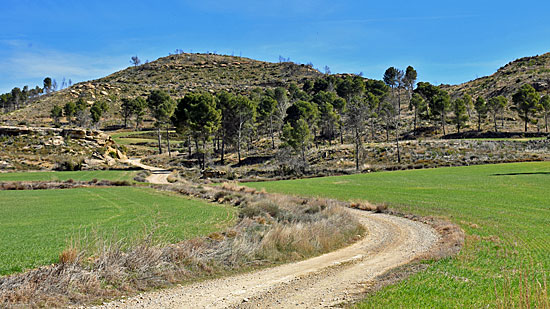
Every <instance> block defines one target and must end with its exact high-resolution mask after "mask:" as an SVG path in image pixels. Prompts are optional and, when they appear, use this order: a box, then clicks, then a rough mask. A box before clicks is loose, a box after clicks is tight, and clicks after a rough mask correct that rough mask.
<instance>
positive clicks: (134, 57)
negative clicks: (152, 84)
mask: <svg viewBox="0 0 550 309" xmlns="http://www.w3.org/2000/svg"><path fill="white" fill-rule="evenodd" d="M130 63H131V64H133V65H134V67H137V66H138V65H140V63H141V60H140V59H139V58H138V56H137V55H136V56H133V57H132V59H131V60H130Z"/></svg>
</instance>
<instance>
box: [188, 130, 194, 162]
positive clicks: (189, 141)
mask: <svg viewBox="0 0 550 309" xmlns="http://www.w3.org/2000/svg"><path fill="white" fill-rule="evenodd" d="M187 148H188V150H189V159H191V157H192V156H193V154H192V153H191V135H188V136H187Z"/></svg>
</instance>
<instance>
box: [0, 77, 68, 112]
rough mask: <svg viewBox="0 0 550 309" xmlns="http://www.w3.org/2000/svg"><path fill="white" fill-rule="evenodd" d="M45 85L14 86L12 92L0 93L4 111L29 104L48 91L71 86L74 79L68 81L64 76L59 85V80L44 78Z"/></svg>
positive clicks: (0, 101) (0, 103)
mask: <svg viewBox="0 0 550 309" xmlns="http://www.w3.org/2000/svg"><path fill="white" fill-rule="evenodd" d="M43 83H44V87H43V88H40V87H39V86H36V87H35V88H29V86H24V87H23V88H19V87H14V88H13V89H12V90H11V91H10V92H8V93H3V94H0V105H1V106H2V112H3V113H8V112H11V111H14V110H17V109H20V108H21V107H23V106H25V105H27V104H28V103H29V102H30V101H32V100H33V99H36V98H38V97H39V96H40V95H42V94H44V93H46V94H48V93H51V92H54V91H57V89H58V87H59V89H63V88H66V87H70V86H71V85H72V83H73V82H72V81H71V80H70V79H69V80H68V81H67V80H66V79H65V78H63V81H62V82H61V85H59V86H58V84H57V81H56V80H55V79H52V78H50V77H46V78H44V81H43Z"/></svg>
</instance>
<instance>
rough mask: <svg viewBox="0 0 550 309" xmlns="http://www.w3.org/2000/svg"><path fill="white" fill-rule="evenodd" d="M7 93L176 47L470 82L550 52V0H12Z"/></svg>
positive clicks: (0, 33)
mask: <svg viewBox="0 0 550 309" xmlns="http://www.w3.org/2000/svg"><path fill="white" fill-rule="evenodd" d="M0 8H1V9H2V12H3V14H2V17H0V92H7V91H9V90H10V89H11V88H13V87H15V86H19V87H22V86H23V85H29V86H31V87H34V86H35V85H37V84H38V85H41V83H42V80H43V78H44V77H45V76H51V77H52V78H55V79H57V81H58V82H59V83H60V82H61V80H62V79H63V77H66V78H67V80H68V79H69V78H70V79H72V81H73V82H78V81H83V80H88V79H94V78H99V77H102V76H105V75H108V74H110V73H113V72H115V71H117V70H120V69H123V68H125V67H127V66H129V65H130V63H129V60H130V57H131V56H133V55H138V56H139V57H140V58H141V59H142V60H146V59H148V60H154V59H157V58H159V57H163V56H166V55H168V53H170V52H173V51H174V50H175V49H182V50H184V51H186V52H206V51H210V52H217V53H222V54H234V55H237V56H238V55H242V56H245V57H250V58H254V59H259V60H266V61H272V62H276V61H278V58H279V55H282V56H284V57H285V58H287V57H290V59H291V60H292V61H295V62H300V63H309V62H311V63H313V65H314V67H316V68H319V69H322V68H324V66H325V65H327V66H329V67H330V68H331V71H332V72H333V73H335V72H352V73H359V72H363V74H364V76H365V77H369V78H377V79H380V78H381V76H382V74H383V72H384V70H385V69H386V68H387V67H389V66H396V67H400V68H405V67H406V66H408V65H412V66H414V67H415V68H416V69H417V71H418V73H419V79H420V80H423V81H429V82H432V83H436V84H439V83H451V84H454V83H461V82H465V81H468V80H471V79H475V78H476V77H481V76H484V75H489V74H492V73H493V72H494V71H496V70H497V69H498V68H499V67H501V66H502V65H504V64H506V63H508V62H509V61H512V60H514V59H516V58H519V57H523V56H532V55H536V54H542V53H545V52H548V51H550V48H549V47H550V18H549V17H548V12H550V2H549V1H542V0H540V1H521V2H520V1H484V0H477V1H470V0H466V1H441V0H440V1H399V0H396V1H391V2H389V1H382V0H378V1H370V0H364V1H345V0H343V1H325V0H302V1H236V0H235V1H226V0H218V1H214V0H201V1H184V0H182V1H139V0H134V1H126V0H120V1H117V0H111V1H103V0H99V1H81V0H73V1H67V0H58V1H50V0H41V1H30V0H1V2H0Z"/></svg>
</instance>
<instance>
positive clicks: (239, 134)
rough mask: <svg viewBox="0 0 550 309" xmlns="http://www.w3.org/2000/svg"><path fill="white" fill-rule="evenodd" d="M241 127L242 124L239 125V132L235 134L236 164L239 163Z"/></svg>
mask: <svg viewBox="0 0 550 309" xmlns="http://www.w3.org/2000/svg"><path fill="white" fill-rule="evenodd" d="M241 126H242V124H239V130H238V131H239V132H238V134H237V158H238V161H237V164H240V163H241Z"/></svg>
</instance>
